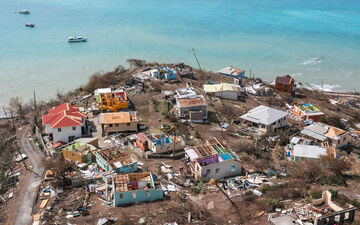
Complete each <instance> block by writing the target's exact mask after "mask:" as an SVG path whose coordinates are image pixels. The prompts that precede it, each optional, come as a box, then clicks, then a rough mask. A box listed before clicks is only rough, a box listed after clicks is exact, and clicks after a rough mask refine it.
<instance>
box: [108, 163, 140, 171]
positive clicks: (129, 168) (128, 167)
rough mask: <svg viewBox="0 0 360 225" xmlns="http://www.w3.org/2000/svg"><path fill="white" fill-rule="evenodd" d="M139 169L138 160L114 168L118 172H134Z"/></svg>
mask: <svg viewBox="0 0 360 225" xmlns="http://www.w3.org/2000/svg"><path fill="white" fill-rule="evenodd" d="M137 170H138V164H137V162H133V163H131V164H128V165H124V166H122V167H120V168H114V171H115V172H116V173H134V172H136V171H137Z"/></svg>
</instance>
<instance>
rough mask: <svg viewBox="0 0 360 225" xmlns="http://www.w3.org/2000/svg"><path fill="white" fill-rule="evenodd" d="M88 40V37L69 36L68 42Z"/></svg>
mask: <svg viewBox="0 0 360 225" xmlns="http://www.w3.org/2000/svg"><path fill="white" fill-rule="evenodd" d="M86 40H87V38H86V37H80V36H79V37H68V42H84V41H86Z"/></svg>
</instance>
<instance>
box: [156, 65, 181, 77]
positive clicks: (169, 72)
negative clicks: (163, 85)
mask: <svg viewBox="0 0 360 225" xmlns="http://www.w3.org/2000/svg"><path fill="white" fill-rule="evenodd" d="M150 76H151V77H154V78H157V79H161V80H175V79H176V77H177V75H176V72H175V70H174V69H171V68H169V67H167V66H164V67H158V68H155V69H152V70H151V71H150Z"/></svg>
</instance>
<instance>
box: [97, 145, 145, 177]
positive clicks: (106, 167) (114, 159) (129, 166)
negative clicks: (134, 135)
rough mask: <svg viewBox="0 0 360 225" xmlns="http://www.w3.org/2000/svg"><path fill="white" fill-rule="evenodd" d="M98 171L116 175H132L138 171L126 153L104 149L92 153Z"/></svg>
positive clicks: (135, 163) (135, 164) (134, 162)
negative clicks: (112, 172)
mask: <svg viewBox="0 0 360 225" xmlns="http://www.w3.org/2000/svg"><path fill="white" fill-rule="evenodd" d="M94 155H95V158H96V164H97V165H98V169H99V170H102V171H107V172H108V171H114V172H116V173H133V172H136V171H137V170H138V165H137V162H136V161H134V160H133V158H132V157H131V155H130V154H129V153H127V152H122V151H120V150H119V149H112V148H109V149H104V150H99V151H97V152H94Z"/></svg>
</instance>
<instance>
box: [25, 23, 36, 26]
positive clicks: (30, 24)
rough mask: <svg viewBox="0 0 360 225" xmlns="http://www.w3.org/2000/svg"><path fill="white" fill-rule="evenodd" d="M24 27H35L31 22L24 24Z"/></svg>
mask: <svg viewBox="0 0 360 225" xmlns="http://www.w3.org/2000/svg"><path fill="white" fill-rule="evenodd" d="M25 27H35V24H33V23H27V24H25Z"/></svg>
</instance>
